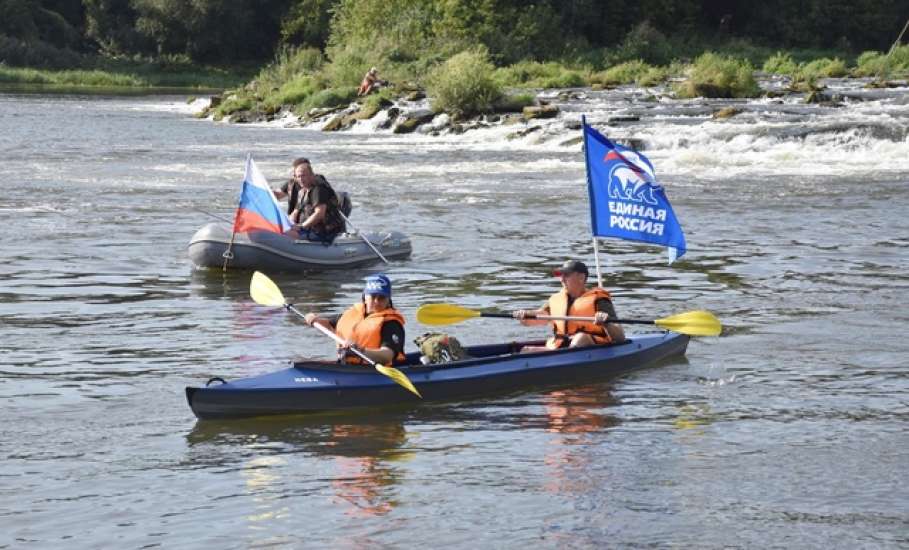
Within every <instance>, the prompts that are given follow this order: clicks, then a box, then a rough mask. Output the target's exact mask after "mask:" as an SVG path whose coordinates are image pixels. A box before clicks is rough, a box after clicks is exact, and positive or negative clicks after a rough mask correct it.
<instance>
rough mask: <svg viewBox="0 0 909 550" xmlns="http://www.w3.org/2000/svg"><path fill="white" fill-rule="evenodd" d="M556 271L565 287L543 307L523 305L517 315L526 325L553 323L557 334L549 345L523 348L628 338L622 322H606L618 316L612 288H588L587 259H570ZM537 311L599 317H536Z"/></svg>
mask: <svg viewBox="0 0 909 550" xmlns="http://www.w3.org/2000/svg"><path fill="white" fill-rule="evenodd" d="M553 275H555V276H556V277H559V279H560V280H561V281H562V290H560V291H559V292H556V293H555V294H553V295H552V296H550V297H549V300H548V301H547V302H546V303H545V304H543V307H541V308H540V309H535V310H528V309H519V310H517V311H515V312H514V318H515V319H518V320H519V321H521V324H523V325H528V326H533V325H545V324H546V323H552V330H553V335H552V337H550V338H549V340H547V341H546V345H545V346H524V348H523V349H522V350H521V351H522V352H534V351H545V350H553V349H558V348H563V347H580V346H593V345H602V344H611V343H618V342H621V341H623V340H625V331H624V330H623V329H622V326H621V325H619V324H617V323H607V322H606V321H607V319H609V318H613V319H615V318H616V317H617V315H616V314H615V307H614V306H613V305H612V297H611V296H610V295H609V292H607V291H605V290H603V289H602V288H593V289H590V290H588V289H587V276H588V275H589V271H588V270H587V266H586V265H585V264H584V262H580V261H578V260H567V261H566V262H565V263H563V264H562V267H561V268H559V269H558V270H556V271H555V272H554V273H553ZM537 315H551V316H556V317H567V316H578V317H592V318H594V319H595V320H594V322H588V321H563V320H546V319H534V317H535V316H537Z"/></svg>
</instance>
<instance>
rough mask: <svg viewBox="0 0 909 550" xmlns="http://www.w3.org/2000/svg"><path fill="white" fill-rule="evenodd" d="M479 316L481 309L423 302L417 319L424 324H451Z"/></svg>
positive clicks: (418, 310) (418, 309)
mask: <svg viewBox="0 0 909 550" xmlns="http://www.w3.org/2000/svg"><path fill="white" fill-rule="evenodd" d="M479 316H480V312H479V311H474V310H472V309H467V308H466V307H461V306H455V305H452V304H423V305H422V306H420V307H418V308H417V321H419V322H421V323H423V324H424V325H450V324H452V323H460V322H461V321H466V320H467V319H473V318H474V317H479Z"/></svg>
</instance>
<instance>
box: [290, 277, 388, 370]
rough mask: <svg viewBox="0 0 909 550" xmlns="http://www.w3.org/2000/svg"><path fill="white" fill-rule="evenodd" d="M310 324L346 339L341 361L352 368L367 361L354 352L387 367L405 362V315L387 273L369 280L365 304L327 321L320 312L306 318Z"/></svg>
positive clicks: (364, 290) (339, 357) (357, 305)
mask: <svg viewBox="0 0 909 550" xmlns="http://www.w3.org/2000/svg"><path fill="white" fill-rule="evenodd" d="M304 320H305V321H306V324H308V325H310V326H312V325H314V324H316V323H318V324H320V325H322V326H323V327H325V328H328V329H331V330H333V331H335V333H336V334H337V335H338V336H340V337H341V338H343V339H344V340H345V342H344V344H343V345H341V344H339V345H338V361H339V362H341V363H346V364H349V365H360V364H363V360H362V359H361V358H360V357H359V356H357V355H356V354H354V353H353V352H351V351H350V349H351V348H356V349H357V350H359V351H360V352H361V353H363V354H364V355H366V356H367V357H369V358H370V359H372V360H373V361H375V362H376V363H380V364H383V365H390V364H399V363H401V362H403V361H404V359H405V358H404V316H403V315H401V313H400V312H399V311H398V310H396V309H395V308H394V305H393V304H392V303H391V281H390V280H389V279H388V277H386V276H385V275H383V274H377V275H370V276H369V277H367V278H366V287H365V288H364V289H363V298H362V301H361V302H360V303H358V304H354V305H353V306H352V307H350V308H349V309H348V310H347V311H345V312H344V313H342V314H341V315H338V316H336V317H334V318H333V319H325V318H323V317H319V316H318V315H317V314H316V313H307V314H306V315H305V316H304Z"/></svg>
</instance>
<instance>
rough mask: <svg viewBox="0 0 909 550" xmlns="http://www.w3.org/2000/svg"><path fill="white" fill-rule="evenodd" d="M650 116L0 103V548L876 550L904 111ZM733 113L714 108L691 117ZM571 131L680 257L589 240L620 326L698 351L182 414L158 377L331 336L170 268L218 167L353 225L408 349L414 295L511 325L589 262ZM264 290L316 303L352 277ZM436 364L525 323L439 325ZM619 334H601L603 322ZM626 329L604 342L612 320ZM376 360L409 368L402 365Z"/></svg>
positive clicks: (661, 110) (229, 280) (859, 95)
mask: <svg viewBox="0 0 909 550" xmlns="http://www.w3.org/2000/svg"><path fill="white" fill-rule="evenodd" d="M832 88H833V89H834V90H836V91H841V92H843V93H846V94H847V95H849V96H850V97H847V99H846V101H845V102H844V103H845V105H844V106H842V107H839V108H832V107H824V106H815V105H803V104H801V103H800V102H799V101H797V100H796V99H793V98H784V99H781V100H769V99H761V100H754V101H711V102H704V101H701V100H693V101H674V100H664V99H659V98H653V97H652V96H650V95H649V93H648V92H647V91H644V90H637V89H627V88H621V89H618V90H612V91H603V92H591V91H589V90H588V91H582V93H581V95H580V96H578V95H575V96H571V97H567V98H563V100H559V99H558V98H557V97H556V96H555V95H554V94H553V95H552V99H553V100H554V101H556V102H559V104H560V107H561V108H562V114H561V115H560V117H559V118H558V119H555V120H551V121H546V122H543V123H541V125H540V126H541V127H540V129H538V130H536V131H532V132H530V133H528V134H527V135H525V136H522V137H515V136H511V138H512V139H509V134H510V133H513V132H514V131H515V128H513V127H511V128H509V127H504V126H502V127H494V128H490V129H488V130H479V131H473V132H467V133H465V134H463V135H441V136H435V137H432V136H426V135H409V136H397V135H392V134H390V133H388V132H381V131H379V132H377V131H374V130H373V128H372V127H370V125H369V123H363V124H362V125H361V126H360V127H357V128H355V129H353V130H352V131H348V132H340V133H331V134H329V133H322V132H319V131H317V130H315V129H299V128H282V127H281V126H280V125H279V124H270V125H258V126H250V125H228V124H217V123H212V122H210V121H205V120H197V119H194V118H193V117H192V113H191V111H192V109H191V108H190V107H189V106H188V105H187V103H186V100H185V98H184V97H180V96H148V97H141V96H140V97H104V96H79V95H57V96H55V95H40V94H28V95H25V94H21V95H17V94H5V95H0V152H2V158H3V163H2V164H0V176H2V180H3V183H2V191H0V223H2V224H3V226H4V227H6V228H7V230H6V231H4V232H3V233H2V234H0V252H2V253H0V258H2V262H0V334H2V338H0V416H2V424H0V455H2V459H3V462H2V468H0V548H59V547H62V546H66V547H70V548H111V547H116V548H150V547H164V548H300V547H312V548H364V547H370V548H374V547H383V548H399V547H467V546H472V547H478V548H492V547H494V548H523V547H528V546H533V547H542V548H594V547H615V548H636V547H697V548H729V547H740V548H808V547H814V548H844V549H847V548H848V549H851V548H860V547H861V548H899V547H903V548H905V547H906V546H907V545H909V485H907V484H906V481H905V476H906V466H907V464H909V430H907V421H909V360H907V356H909V354H907V351H909V349H907V344H906V343H905V342H906V339H905V336H904V332H905V329H906V323H907V322H909V314H907V312H906V309H905V304H906V294H907V291H909V221H907V220H909V138H907V127H909V92H907V89H906V88H902V89H895V90H883V91H866V90H864V89H862V88H861V87H860V86H859V85H858V84H857V83H856V82H854V81H836V82H833V83H832ZM729 105H734V106H737V107H739V108H740V109H742V111H743V112H742V113H740V114H738V115H737V116H734V117H732V118H730V119H728V120H713V119H711V118H710V113H712V112H713V111H714V110H715V109H717V108H719V107H722V106H729ZM581 113H586V114H587V117H588V120H589V121H590V122H591V123H593V124H594V125H595V126H597V127H598V128H599V129H600V130H601V131H602V132H604V133H606V134H607V135H609V136H611V137H615V138H617V139H630V138H634V139H637V140H640V143H642V144H643V146H644V150H645V152H646V153H647V154H648V155H649V157H650V159H651V161H652V162H653V163H654V165H655V167H656V172H657V176H658V178H659V180H660V181H661V183H662V184H663V185H664V186H665V188H666V191H667V194H668V196H669V199H670V200H671V201H672V204H673V206H674V208H675V211H676V214H677V215H678V217H679V219H680V221H681V223H682V226H683V228H684V229H685V232H686V237H687V241H688V245H689V250H688V253H687V254H686V255H685V256H684V257H683V258H681V260H679V261H677V262H675V263H674V264H672V265H668V264H667V260H666V255H665V252H664V251H663V250H661V249H659V248H656V247H652V246H647V245H642V244H635V243H630V242H622V241H615V240H602V241H601V242H600V252H601V261H602V264H603V279H604V285H605V286H606V287H607V288H609V289H610V290H612V291H613V293H614V295H615V303H616V307H617V309H618V311H619V313H620V315H622V316H626V317H640V318H659V317H664V316H668V315H672V314H674V313H680V312H682V311H686V310H691V309H708V310H710V311H712V312H713V313H715V314H716V315H717V316H718V317H719V318H720V319H721V321H722V322H723V324H724V332H723V335H722V336H721V337H718V338H699V339H694V340H692V342H691V344H690V346H689V348H688V353H687V357H686V359H684V360H679V361H674V362H671V363H668V364H664V365H661V366H659V367H657V368H651V369H646V370H643V371H639V372H636V373H633V374H630V375H627V376H625V377H622V378H619V379H615V380H611V381H609V382H606V383H599V384H593V385H589V386H584V387H574V388H568V389H561V390H555V391H554V390H535V391H529V392H524V393H520V394H516V395H508V396H501V397H493V398H485V399H481V400H471V401H465V402H451V403H441V404H428V405H425V406H420V407H416V408H413V409H407V410H397V411H378V412H372V413H369V414H365V415H349V416H343V417H325V418H315V419H309V420H306V419H301V418H283V419H273V420H255V421H235V422H197V421H196V419H195V417H194V416H193V415H192V412H191V411H190V409H189V407H188V406H187V404H186V401H185V397H184V394H183V388H184V387H185V386H187V385H198V384H200V383H204V381H205V380H206V379H208V378H209V377H211V376H221V377H224V378H232V377H239V376H245V375H251V374H257V373H263V372H268V371H270V370H275V369H277V368H279V367H281V366H283V364H284V363H285V362H286V361H287V360H289V359H291V358H294V357H303V356H326V357H327V356H330V355H331V353H332V346H333V344H332V343H331V342H330V341H328V340H327V339H326V338H325V337H324V336H322V335H320V334H319V333H318V332H316V331H313V330H311V329H308V328H306V327H305V326H304V325H302V324H301V323H300V322H299V321H298V320H296V319H294V318H292V317H291V316H289V315H288V314H287V313H286V312H284V311H281V310H270V309H266V308H262V307H260V306H257V305H255V304H254V303H253V302H252V301H251V300H250V298H249V295H248V283H249V274H248V273H229V274H227V275H223V274H222V273H221V272H219V271H213V272H203V271H194V270H193V268H192V266H191V264H190V263H189V260H188V258H187V254H186V245H187V243H188V241H189V238H190V237H191V236H192V234H193V232H194V231H195V230H196V229H197V228H198V227H200V226H201V225H203V224H204V223H208V222H210V221H213V218H212V217H211V216H210V215H208V214H206V212H208V213H211V214H215V215H218V216H224V217H231V216H232V212H233V208H234V206H235V204H236V200H237V195H238V192H239V189H240V183H241V181H242V177H243V163H244V159H245V157H246V155H247V153H251V154H252V155H253V156H254V158H255V159H256V161H257V163H258V164H259V166H260V167H261V168H262V169H263V171H264V172H265V173H266V174H267V175H268V176H269V178H271V179H272V180H273V181H275V182H277V181H279V180H280V179H281V178H283V177H285V176H286V175H287V174H288V173H289V163H290V160H291V159H292V158H294V157H296V156H301V155H305V156H307V157H309V158H310V159H312V162H313V164H314V167H315V169H316V171H317V172H321V173H323V174H325V175H326V176H327V177H328V179H329V180H330V181H331V182H332V183H333V184H334V185H335V187H336V188H339V189H342V190H347V191H350V192H351V193H352V196H353V199H354V211H353V213H352V216H351V219H352V221H353V222H354V223H355V224H356V225H357V226H358V227H360V228H361V229H363V230H372V229H398V230H401V231H403V232H405V233H407V234H408V235H410V236H411V238H412V242H413V247H414V253H413V256H412V257H411V258H410V259H408V260H403V261H396V262H393V263H392V264H391V265H390V266H388V267H387V268H385V269H384V270H385V271H386V272H387V273H388V275H389V276H390V277H391V279H392V280H393V281H394V302H395V305H396V306H397V307H398V308H400V309H401V310H402V311H403V312H404V313H405V317H406V319H407V322H408V324H407V330H408V340H412V338H413V337H415V336H417V335H419V334H421V333H423V332H426V331H429V330H431V328H432V327H427V326H421V325H420V324H419V323H417V321H416V319H415V316H414V312H415V310H416V308H417V307H418V306H419V305H420V304H423V303H427V302H439V301H444V302H450V303H457V304H460V305H463V306H466V307H471V308H490V309H499V310H511V309H515V308H526V307H535V306H537V305H538V304H540V303H541V302H542V301H543V300H544V299H545V298H546V297H547V296H548V295H549V294H550V293H552V292H554V291H555V290H556V289H557V285H558V281H557V280H556V279H554V278H552V277H551V275H550V271H551V270H552V268H553V267H554V266H556V265H558V264H560V263H561V262H562V261H563V260H564V259H565V258H567V257H575V258H580V259H583V260H585V261H587V262H588V264H589V265H593V248H592V243H591V239H590V236H589V218H588V212H589V210H588V206H587V197H586V187H585V182H584V164H583V155H582V153H581V149H580V146H579V144H578V143H577V141H576V140H574V141H572V138H576V137H578V136H579V134H580V132H579V131H577V130H571V129H568V128H566V126H573V125H574V126H576V125H577V121H578V119H579V117H580V114H581ZM379 269H380V268H379V267H378V266H376V267H374V268H369V269H361V270H356V271H350V272H335V273H307V274H301V275H289V274H283V275H276V276H275V280H276V282H277V283H278V284H279V286H280V287H281V289H282V290H283V291H284V294H285V295H287V296H288V298H289V299H291V300H292V301H293V302H295V303H296V304H298V306H299V307H300V308H301V309H302V310H304V311H307V310H318V311H324V312H336V311H340V310H341V309H342V308H344V307H345V306H346V305H348V304H350V303H351V302H352V301H353V300H355V299H357V297H358V294H359V292H360V289H361V287H362V279H363V277H365V276H366V275H368V274H370V273H373V272H376V271H378V270H379ZM446 330H447V331H448V332H449V333H451V334H454V335H456V336H457V337H458V338H459V339H460V340H461V341H462V342H464V343H480V342H493V341H504V340H511V339H526V338H529V337H537V336H543V335H544V334H545V329H542V328H524V327H521V326H519V325H517V324H516V323H514V322H511V321H509V320H503V319H476V320H471V321H468V322H464V323H461V324H458V325H453V326H450V327H447V329H446ZM628 330H631V328H628ZM635 330H637V329H635ZM408 349H414V347H413V345H412V344H409V346H408Z"/></svg>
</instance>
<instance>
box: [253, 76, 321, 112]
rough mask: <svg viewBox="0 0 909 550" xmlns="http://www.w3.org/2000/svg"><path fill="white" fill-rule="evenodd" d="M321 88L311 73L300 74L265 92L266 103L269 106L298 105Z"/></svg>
mask: <svg viewBox="0 0 909 550" xmlns="http://www.w3.org/2000/svg"><path fill="white" fill-rule="evenodd" d="M319 89H320V87H319V85H318V84H317V82H316V79H315V78H314V77H312V76H310V75H299V76H297V77H296V78H293V79H291V80H289V81H287V82H285V83H284V84H282V85H281V87H280V88H278V89H277V90H275V91H272V92H271V93H266V94H265V100H264V103H265V105H266V106H268V107H272V108H277V107H280V106H281V105H297V104H299V103H303V102H304V101H306V100H307V99H309V98H310V97H311V96H312V95H313V94H315V93H316V92H317V91H318V90H319Z"/></svg>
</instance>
